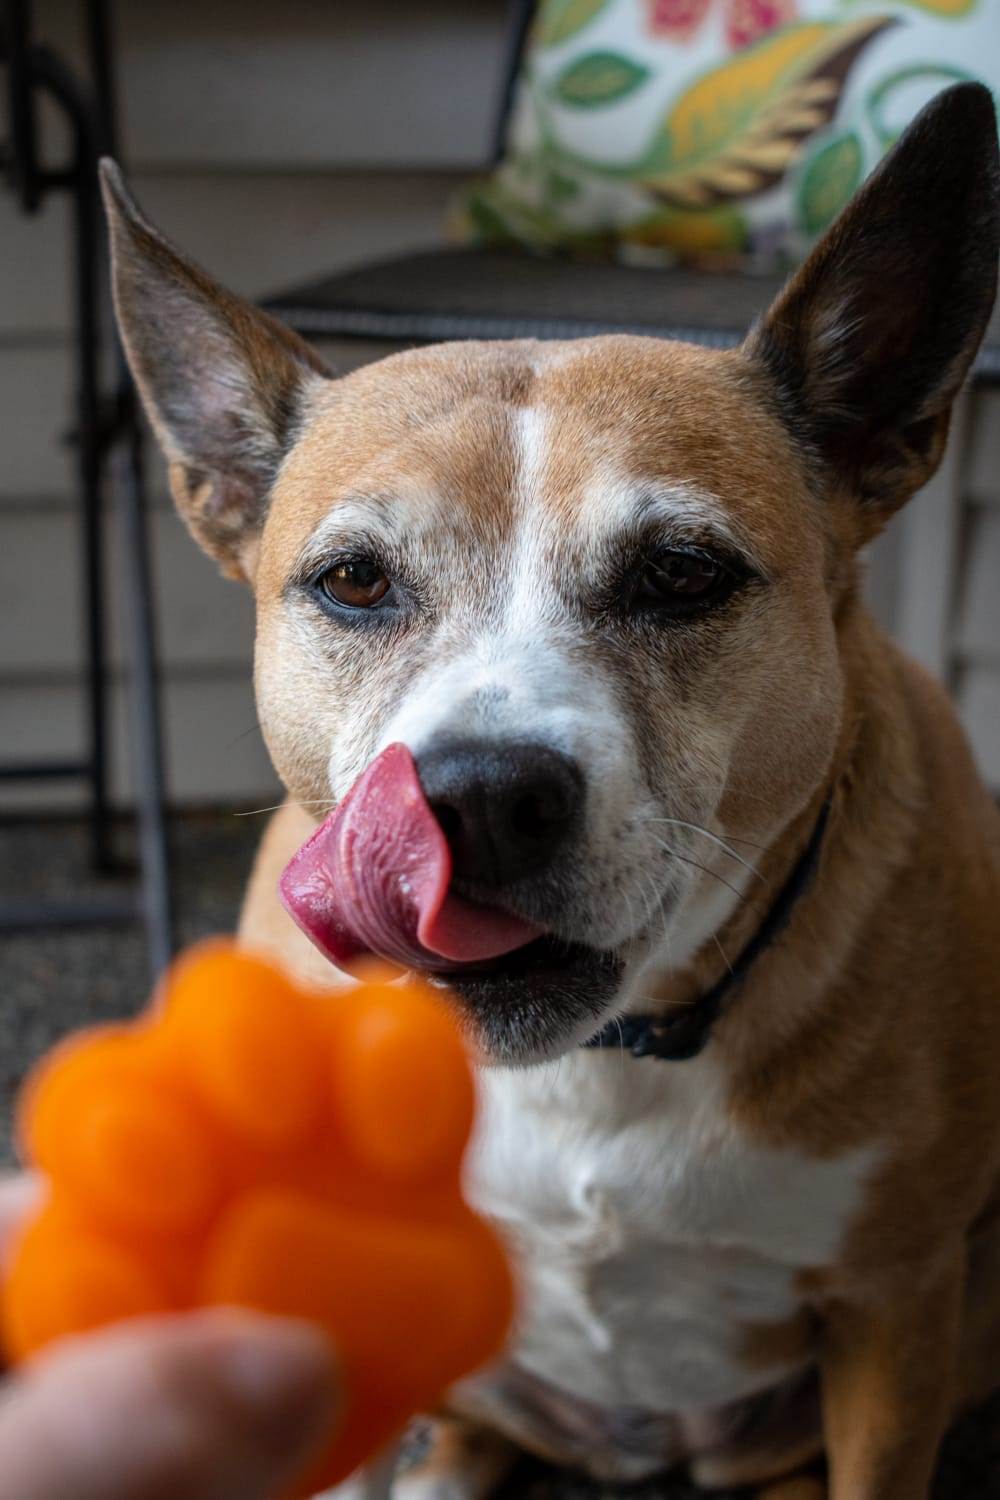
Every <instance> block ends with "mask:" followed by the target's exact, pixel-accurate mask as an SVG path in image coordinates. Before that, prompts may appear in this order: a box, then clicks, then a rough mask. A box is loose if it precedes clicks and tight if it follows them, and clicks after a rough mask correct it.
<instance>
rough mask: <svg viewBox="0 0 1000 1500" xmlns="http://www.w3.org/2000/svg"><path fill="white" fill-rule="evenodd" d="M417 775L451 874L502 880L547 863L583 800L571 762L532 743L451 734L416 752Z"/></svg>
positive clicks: (580, 782) (576, 770) (497, 883)
mask: <svg viewBox="0 0 1000 1500" xmlns="http://www.w3.org/2000/svg"><path fill="white" fill-rule="evenodd" d="M417 775H418V776H419V777H420V784H421V786H422V787H423V789H424V796H425V797H426V798H427V801H428V802H429V803H430V805H431V808H432V810H433V813H434V816H435V817H436V818H437V820H438V823H439V824H440V826H441V829H442V831H443V833H444V836H445V838H446V839H447V840H448V844H449V846H450V848H451V855H452V860H453V862H454V875H455V878H456V879H458V880H460V881H466V882H469V883H474V884H475V885H480V886H481V885H489V886H502V885H507V884H509V883H511V882H513V881H515V880H520V879H522V878H523V877H524V876H526V875H532V874H537V873H538V872H539V871H540V870H542V869H543V868H544V867H545V866H546V865H550V864H552V863H553V862H554V861H555V859H556V858H557V856H558V855H559V854H560V853H561V851H562V849H563V846H564V845H565V844H566V842H567V841H568V839H569V837H570V835H571V834H572V833H573V831H574V829H575V827H576V824H577V822H578V819H579V815H580V810H581V808H582V806H583V777H582V776H581V775H580V771H579V768H578V767H577V765H576V764H575V762H574V761H572V760H570V759H569V758H568V757H567V756H565V755H561V754H560V753H559V751H558V750H550V749H549V747H548V746H547V745H538V744H532V743H531V742H530V741H524V740H520V741H508V742H506V743H505V742H500V743H496V744H490V743H486V742H484V741H481V740H480V741H477V740H452V741H450V742H448V743H446V744H442V745H440V746H431V747H430V748H429V749H428V750H427V751H425V753H424V754H423V755H420V756H418V757H417Z"/></svg>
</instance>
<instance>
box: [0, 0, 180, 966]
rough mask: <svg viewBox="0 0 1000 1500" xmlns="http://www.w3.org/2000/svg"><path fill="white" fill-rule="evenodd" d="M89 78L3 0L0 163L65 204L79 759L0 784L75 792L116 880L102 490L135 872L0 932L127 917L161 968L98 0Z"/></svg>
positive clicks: (142, 551)
mask: <svg viewBox="0 0 1000 1500" xmlns="http://www.w3.org/2000/svg"><path fill="white" fill-rule="evenodd" d="M85 20H86V35H87V52H88V58H87V61H88V67H89V74H90V77H89V79H88V80H87V81H86V82H85V81H84V80H82V79H81V78H79V77H78V76H77V75H76V74H75V73H74V72H73V70H72V69H71V68H70V67H69V66H68V65H67V64H66V63H65V61H64V60H63V59H62V58H60V57H59V56H58V55H57V54H56V53H55V52H53V51H52V50H51V49H49V48H48V47H45V46H41V45H39V44H37V43H36V42H35V41H34V39H33V32H32V24H31V23H32V15H31V4H30V0H7V3H6V8H5V11H4V15H3V19H2V21H0V63H5V64H6V68H7V74H8V80H9V87H8V106H9V108H8V121H7V138H6V141H5V142H4V143H3V145H2V146H0V152H2V157H0V166H2V168H3V169H4V172H5V176H6V178H7V182H8V184H9V186H10V187H11V188H12V189H13V191H14V192H15V194H16V195H17V197H18V199H19V201H20V205H21V207H22V209H23V210H24V212H25V213H28V214H33V213H36V212H37V211H38V210H39V208H40V207H41V206H42V205H43V203H44V202H45V200H46V199H47V198H48V196H49V195H50V194H52V193H66V194H67V195H68V196H69V198H70V199H71V202H72V207H73V238H72V245H73V267H72V270H73V277H74V329H73V348H74V357H75V361H76V372H75V373H76V394H75V402H76V409H75V422H74V427H73V431H72V434H71V438H72V442H73V444H74V446H75V449H76V473H77V487H78V496H79V510H80V556H81V565H82V572H83V585H84V602H85V618H84V645H85V653H84V654H85V672H86V699H87V740H88V743H87V750H86V753H85V754H84V755H83V756H82V757H81V758H79V759H72V760H66V759H51V760H39V761H34V762H31V763H27V764H6V765H5V764H2V763H0V778H2V779H3V780H4V781H39V780H60V781H61V780H78V781H82V782H83V783H84V785H85V786H86V788H87V794H88V804H89V824H90V846H91V853H92V860H93V864H94V867H95V869H96V870H97V871H98V872H101V873H116V872H117V873H122V871H123V866H122V864H121V862H120V861H119V860H118V858H117V857H116V855H115V852H114V847H113V838H112V823H113V813H112V808H111V805H110V800H109V790H108V783H109V775H108V769H109V760H108V708H109V703H108V688H109V661H108V642H107V624H106V585H107V579H106V576H105V573H106V569H105V565H104V554H103V543H104V539H105V535H106V531H107V525H108V507H107V504H106V498H107V493H108V491H109V489H110V490H112V491H113V492H114V495H115V499H116V508H117V519H118V524H119V531H120V539H121V542H122V557H123V569H122V578H121V588H122V599H123V605H124V624H125V627H126V631H127V635H128V639H129V647H130V661H129V674H128V688H129V693H130V700H131V702H130V708H131V713H130V732H131V737H132V742H133V751H134V771H135V800H136V816H137V823H138V851H139V867H138V874H137V878H136V879H135V880H134V881H133V883H132V886H131V888H130V889H129V890H128V891H127V892H125V893H123V894H121V895H119V896H111V897H107V898H104V899H96V898H95V899H90V900H80V901H73V902H66V901H60V902H52V901H50V902H43V901H36V902H31V903H23V904H18V905H13V906H12V905H7V906H5V907H3V908H0V932H11V931H19V930H26V929H32V928H41V927H48V928H53V927H64V926H75V925H90V924H103V923H115V922H129V921H136V920H139V921H141V922H142V923H143V925H144V927H145V931H146V937H147V942H148V948H149V958H150V964H151V967H152V969H153V972H154V973H159V972H160V970H161V969H162V967H163V965H164V964H165V963H166V962H167V961H168V960H169V958H170V955H171V950H172V929H171V899H170V897H171V893H170V876H169V863H168V850H167V835H166V822H165V814H164V779H163V753H162V733H161V725H160V713H159V694H158V677H157V657H156V646H155V633H154V622H153V606H152V586H151V573H150V565H149V544H148V535H147V508H146V495H145V485H144V477H143V451H142V429H141V426H140V423H139V418H138V412H137V410H136V405H135V399H134V396H133V393H132V387H131V384H130V381H129V379H128V375H127V371H126V369H125V366H124V362H123V360H122V357H121V354H120V351H119V352H118V357H117V360H116V363H115V371H114V375H113V377H112V379H111V380H110V381H109V380H108V379H105V378H102V373H101V345H102V334H103V326H102V322H103V320H102V305H103V304H102V287H103V286H104V285H106V284H107V274H106V273H107V253H106V245H105V239H104V231H103V222H102V217H101V215H100V212H99V205H98V197H97V162H98V159H99V157H100V156H101V155H103V154H104V153H114V149H115V142H116V128H115V117H114V99H115V94H114V87H113V77H112V65H111V58H112V50H111V37H110V30H109V18H108V7H107V4H106V0H87V3H86V6H85ZM43 95H44V96H46V97H47V98H48V99H50V100H51V101H52V102H53V103H54V104H55V106H56V107H57V109H58V110H59V112H60V114H61V116H62V117H63V119H64V120H65V122H66V124H67V126H68V128H69V132H70V138H71V141H72V150H71V154H70V158H69V161H68V162H67V163H66V164H65V165H63V166H60V167H58V168H55V169H52V168H49V167H47V166H46V165H45V164H44V163H43V161H42V155H41V147H40V142H39V136H38V124H37V104H38V101H39V99H40V98H41V97H42V96H43Z"/></svg>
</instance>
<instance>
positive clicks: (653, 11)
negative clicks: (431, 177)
mask: <svg viewBox="0 0 1000 1500" xmlns="http://www.w3.org/2000/svg"><path fill="white" fill-rule="evenodd" d="M969 78H978V79H980V80H982V81H983V82H984V83H987V84H988V85H990V86H991V87H993V88H994V90H998V89H1000V0H541V3H540V4H539V5H538V8H537V13H536V16H535V21H534V26H533V29H532V32H531V35H530V37H529V40H528V43H527V46H526V48H525V53H524V57H523V59H522V63H521V68H520V73H519V77H518V80H517V84H516V92H515V95H514V103H513V109H512V113H511V122H510V129H509V132H508V140H507V148H506V154H505V157H504V160H503V161H502V162H501V164H500V166H499V167H498V168H497V169H496V171H495V172H494V173H493V174H492V176H491V177H489V178H488V179H486V180H485V181H483V182H480V183H478V184H476V185H474V186H473V187H472V188H471V189H470V190H469V191H468V192H467V194H466V195H465V197H464V199H463V202H462V205H461V209H460V215H459V218H460V228H461V232H462V233H463V235H464V237H465V238H467V239H471V240H473V241H476V242H479V243H490V244H497V243H504V242H516V243H519V244H523V245H527V246H529V247H531V248H533V249H539V250H546V249H551V250H567V249H568V250H576V251H579V252H581V253H616V254H619V255H621V256H623V257H626V258H630V259H654V260H655V259H661V258H664V259H675V258H677V257H681V258H685V259H692V258H694V259H703V258H706V257H707V258H710V259H718V258H719V257H723V258H732V257H738V258H739V259H740V260H741V261H743V262H746V261H748V260H749V261H756V262H757V263H759V264H760V265H762V266H769V267H773V266H775V265H782V264H787V263H789V262H794V261H795V260H797V259H799V258H801V256H802V254H803V253H804V252H805V251H806V250H807V249H808V247H809V245H810V243H811V242H812V241H813V239H815V237H816V236H817V235H818V234H820V233H821V231H822V230H823V229H824V228H825V227H826V225H827V224H829V222H830V220H831V219H832V218H833V217H834V216H835V214H836V213H837V211H838V210H839V209H840V207H841V206H842V205H843V204H844V203H845V202H846V201H847V199H848V198H849V197H850V196H851V194H852V193H853V192H854V190H855V188H856V187H857V186H858V184H859V182H861V180H862V178H863V177H864V176H865V174H866V173H867V172H869V171H870V170H871V168H872V167H873V166H874V165H875V163H876V162H877V160H878V159H879V157H880V156H881V154H882V153H883V152H884V151H885V150H886V149H887V148H888V146H889V145H891V143H892V142H893V140H895V138H896V136H897V135H898V134H899V133H900V131H901V130H902V129H903V127H904V126H905V125H906V124H907V123H908V122H909V120H910V119H912V117H913V115H914V114H915V113H916V112H917V110H918V109H919V108H920V107H921V106H922V105H923V104H925V103H926V102H927V100H928V99H929V98H930V97H931V95H932V94H934V93H935V92H937V90H939V89H941V88H944V87H946V86H947V85H948V84H951V83H953V82H955V81H956V80H958V79H969Z"/></svg>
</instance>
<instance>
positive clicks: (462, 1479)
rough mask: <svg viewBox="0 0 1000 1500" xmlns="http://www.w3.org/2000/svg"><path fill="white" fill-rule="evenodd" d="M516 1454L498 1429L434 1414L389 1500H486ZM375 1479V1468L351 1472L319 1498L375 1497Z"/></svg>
mask: <svg viewBox="0 0 1000 1500" xmlns="http://www.w3.org/2000/svg"><path fill="white" fill-rule="evenodd" d="M519 1456H520V1450H519V1449H518V1448H516V1447H515V1446H514V1444H513V1443H511V1442H509V1441H508V1439H507V1438H504V1437H501V1436H500V1435H499V1433H495V1432H491V1431H489V1430H488V1429H487V1428H485V1427H478V1426H476V1425H475V1424H473V1423H471V1422H466V1421H463V1420H462V1419H461V1418H459V1417H439V1418H436V1419H435V1420H434V1422H433V1424H432V1426H431V1434H430V1445H429V1447H428V1450H427V1452H426V1453H425V1454H424V1455H423V1456H422V1457H421V1458H420V1459H418V1460H417V1462H416V1463H415V1464H414V1465H413V1466H412V1467H411V1468H408V1469H405V1470H404V1471H403V1472H402V1473H401V1474H399V1475H398V1476H397V1477H396V1479H395V1480H394V1481H393V1483H392V1486H391V1495H392V1500H486V1497H487V1496H489V1495H491V1494H492V1493H493V1491H494V1489H495V1488H496V1487H497V1485H498V1484H499V1483H500V1482H501V1480H502V1479H504V1478H505V1477H506V1475H507V1473H508V1471H509V1470H510V1469H512V1468H513V1466H514V1464H515V1462H516V1461H517V1459H518V1457H519ZM381 1478H382V1474H381V1470H379V1471H378V1473H375V1472H370V1473H369V1474H367V1475H366V1476H365V1477H364V1478H362V1477H361V1476H355V1478H353V1479H349V1480H348V1481H347V1483H346V1484H343V1485H340V1486H339V1487H338V1488H337V1489H335V1490H330V1491H328V1493H327V1494H326V1495H324V1496H321V1497H319V1500H375V1497H374V1495H373V1493H372V1490H373V1488H374V1486H375V1485H376V1484H377V1483H379V1482H381ZM387 1493H388V1492H387Z"/></svg>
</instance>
